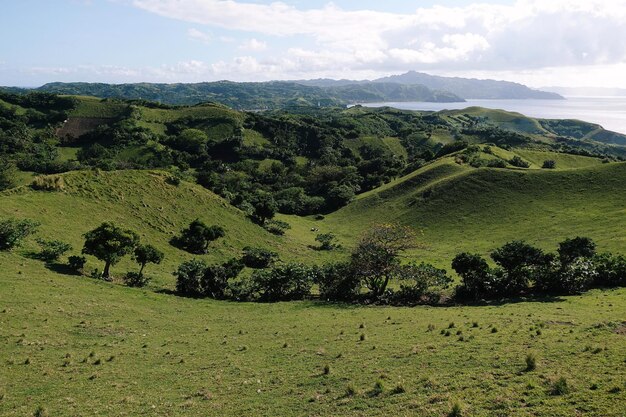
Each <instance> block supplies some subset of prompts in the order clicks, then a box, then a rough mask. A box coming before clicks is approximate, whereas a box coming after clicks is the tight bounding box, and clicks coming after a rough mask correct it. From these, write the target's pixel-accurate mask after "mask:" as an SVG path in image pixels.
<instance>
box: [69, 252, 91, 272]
mask: <svg viewBox="0 0 626 417" xmlns="http://www.w3.org/2000/svg"><path fill="white" fill-rule="evenodd" d="M86 263H87V258H85V257H84V256H76V255H73V256H70V257H69V258H67V266H68V267H69V268H70V269H71V270H72V271H74V272H76V273H80V272H82V271H83V269H84V268H85V264H86Z"/></svg>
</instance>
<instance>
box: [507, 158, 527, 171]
mask: <svg viewBox="0 0 626 417" xmlns="http://www.w3.org/2000/svg"><path fill="white" fill-rule="evenodd" d="M509 164H511V165H513V166H514V167H518V168H529V167H530V164H529V163H528V162H526V161H524V160H523V159H522V158H520V157H519V156H517V155H515V156H514V157H513V158H511V159H510V160H509Z"/></svg>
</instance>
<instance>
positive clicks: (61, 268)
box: [45, 262, 83, 276]
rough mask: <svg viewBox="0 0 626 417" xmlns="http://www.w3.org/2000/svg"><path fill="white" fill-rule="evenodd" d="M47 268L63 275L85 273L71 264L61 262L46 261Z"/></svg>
mask: <svg viewBox="0 0 626 417" xmlns="http://www.w3.org/2000/svg"><path fill="white" fill-rule="evenodd" d="M45 266H46V268H47V269H48V270H50V271H52V272H56V273H57V274H61V275H72V276H81V275H83V274H82V273H80V272H79V271H76V270H74V269H72V268H70V266H69V265H66V264H62V263H60V262H46V264H45Z"/></svg>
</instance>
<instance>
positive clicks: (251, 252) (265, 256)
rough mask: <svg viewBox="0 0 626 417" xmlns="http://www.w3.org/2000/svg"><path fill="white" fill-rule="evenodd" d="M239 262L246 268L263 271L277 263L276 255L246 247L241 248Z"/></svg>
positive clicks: (268, 251)
mask: <svg viewBox="0 0 626 417" xmlns="http://www.w3.org/2000/svg"><path fill="white" fill-rule="evenodd" d="M241 261H242V262H243V264H244V265H245V266H246V267H248V268H254V269H264V268H269V267H270V266H272V265H273V264H274V263H275V262H277V261H278V254H277V253H276V252H272V251H270V250H267V249H262V248H252V247H250V246H246V247H245V248H243V256H242V257H241Z"/></svg>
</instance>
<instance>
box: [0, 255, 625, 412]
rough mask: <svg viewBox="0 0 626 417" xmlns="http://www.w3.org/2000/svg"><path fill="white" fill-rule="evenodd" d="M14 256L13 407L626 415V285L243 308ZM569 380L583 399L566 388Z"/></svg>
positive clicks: (4, 331) (7, 396)
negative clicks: (463, 299)
mask: <svg viewBox="0 0 626 417" xmlns="http://www.w3.org/2000/svg"><path fill="white" fill-rule="evenodd" d="M0 264H2V271H3V272H2V279H1V280H0V362H1V363H2V372H1V373H0V415H2V416H28V415H33V413H35V411H36V410H37V409H38V407H43V409H44V411H45V412H47V413H48V415H51V416H52V415H54V416H70V415H71V416H76V415H107V416H136V415H157V416H189V415H207V416H209V415H210V416H221V415H264V416H272V415H281V416H288V415H294V416H295V415H351V416H360V415H380V416H386V415H392V414H393V415H407V416H408V415H419V416H438V417H439V416H446V415H447V414H448V413H449V412H450V410H451V409H452V407H453V404H455V403H457V402H458V403H459V404H460V405H461V407H462V409H463V415H466V416H511V415H515V416H563V417H566V416H573V415H585V416H598V417H621V416H623V415H624V407H623V405H624V403H625V402H626V339H625V338H626V335H625V334H624V333H625V330H626V324H624V321H625V320H626V304H625V303H624V297H626V290H619V291H607V292H602V291H594V292H591V293H589V294H586V295H584V296H580V297H569V298H564V299H558V300H545V301H544V302H520V303H513V304H508V305H502V306H497V305H496V306H481V307H447V308H429V307H417V308H390V307H349V306H333V305H324V304H318V303H312V302H293V303H280V304H271V305H268V304H236V303H228V302H215V301H208V300H191V299H183V298H178V297H175V296H172V295H166V294H157V293H154V292H152V291H149V290H136V289H129V288H124V287H122V286H116V285H111V284H106V283H103V282H99V281H94V280H91V279H89V278H81V277H71V276H64V275H57V274H53V273H51V272H50V271H48V270H46V269H45V268H43V266H41V265H40V264H39V263H36V262H33V261H29V260H23V259H22V258H20V257H19V256H16V255H15V254H6V253H2V254H0ZM429 329H430V330H429ZM442 331H443V332H444V333H445V332H446V331H447V332H449V336H446V335H445V334H441V332H442ZM361 335H364V336H363V338H364V340H361V338H362V336H361ZM529 353H532V354H534V355H536V358H537V368H536V370H534V371H531V372H526V371H525V368H526V364H525V358H526V356H527V355H528V354H529ZM325 367H328V374H326V373H325ZM561 377H562V378H565V379H566V381H567V385H568V387H569V393H567V394H564V395H554V394H553V393H552V391H553V389H554V383H555V381H557V380H558V379H559V378H561ZM378 381H380V382H381V384H382V392H378V391H376V390H375V384H376V383H377V382H378Z"/></svg>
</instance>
